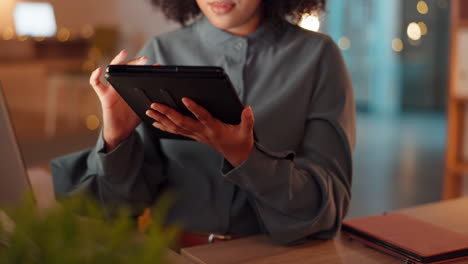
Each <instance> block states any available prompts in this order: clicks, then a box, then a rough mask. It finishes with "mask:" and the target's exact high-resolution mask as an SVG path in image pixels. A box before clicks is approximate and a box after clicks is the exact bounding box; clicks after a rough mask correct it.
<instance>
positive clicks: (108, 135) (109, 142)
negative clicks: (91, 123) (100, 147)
mask: <svg viewBox="0 0 468 264" xmlns="http://www.w3.org/2000/svg"><path fill="white" fill-rule="evenodd" d="M128 136H129V135H118V134H116V133H114V131H112V129H106V128H105V127H104V129H103V133H102V137H103V139H104V143H105V147H104V150H105V152H106V153H108V152H111V151H112V150H114V149H115V148H116V147H117V146H118V145H119V144H120V143H122V142H123V141H124V140H125V139H126V138H128Z"/></svg>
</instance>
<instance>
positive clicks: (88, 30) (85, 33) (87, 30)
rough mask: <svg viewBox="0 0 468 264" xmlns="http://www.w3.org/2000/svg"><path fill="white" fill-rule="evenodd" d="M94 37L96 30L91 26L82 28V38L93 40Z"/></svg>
mask: <svg viewBox="0 0 468 264" xmlns="http://www.w3.org/2000/svg"><path fill="white" fill-rule="evenodd" d="M93 35H94V28H93V26H91V25H90V24H87V25H84V26H83V27H82V28H81V37H83V38H86V39H88V38H91V37H92V36H93Z"/></svg>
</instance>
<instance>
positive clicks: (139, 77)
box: [106, 65, 244, 139]
mask: <svg viewBox="0 0 468 264" xmlns="http://www.w3.org/2000/svg"><path fill="white" fill-rule="evenodd" d="M106 79H107V81H108V82H109V83H110V84H112V86H113V87H114V88H115V89H116V91H117V92H118V93H119V94H120V96H122V98H123V99H124V100H125V101H126V102H127V104H128V105H129V106H130V107H131V108H132V109H133V111H135V113H136V114H137V115H138V116H139V117H140V118H141V120H142V121H143V122H144V123H146V124H147V125H149V126H150V127H152V128H153V130H154V132H155V133H156V134H157V136H159V137H161V138H172V139H188V138H186V137H183V136H180V135H174V134H171V133H167V132H164V131H161V130H159V129H157V128H155V127H154V126H152V124H153V122H154V120H153V119H152V118H150V117H148V116H147V115H146V111H147V110H148V109H150V105H151V103H153V102H156V103H162V104H165V105H167V106H170V107H172V108H173V109H175V110H177V111H178V112H180V113H182V114H184V115H187V116H190V117H193V118H195V117H194V116H193V115H192V113H191V112H190V111H189V110H188V109H187V108H186V107H185V106H184V104H183V103H182V98H183V97H188V98H190V99H192V100H193V101H195V102H196V103H198V104H199V105H201V106H202V107H204V108H205V109H206V110H208V111H209V112H210V113H211V114H212V115H213V116H214V117H215V118H217V119H219V120H221V121H223V122H224V123H228V124H233V125H235V124H239V123H240V121H241V114H242V110H243V109H244V106H243V104H242V103H241V101H240V99H239V97H238V96H237V93H236V91H235V90H234V87H233V86H232V83H231V81H230V80H229V77H228V75H227V74H226V73H225V72H224V70H223V68H220V67H206V66H135V65H109V66H108V67H107V70H106Z"/></svg>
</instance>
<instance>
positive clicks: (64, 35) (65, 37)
mask: <svg viewBox="0 0 468 264" xmlns="http://www.w3.org/2000/svg"><path fill="white" fill-rule="evenodd" d="M70 35H71V32H70V30H69V29H68V28H60V29H59V31H58V32H57V39H58V41H60V42H66V41H69V40H70Z"/></svg>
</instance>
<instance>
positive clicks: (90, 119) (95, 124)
mask: <svg viewBox="0 0 468 264" xmlns="http://www.w3.org/2000/svg"><path fill="white" fill-rule="evenodd" d="M100 123H101V122H100V121H99V118H98V117H97V116H96V115H89V116H87V117H86V128H88V129H89V130H96V129H98V128H99V125H100Z"/></svg>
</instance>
